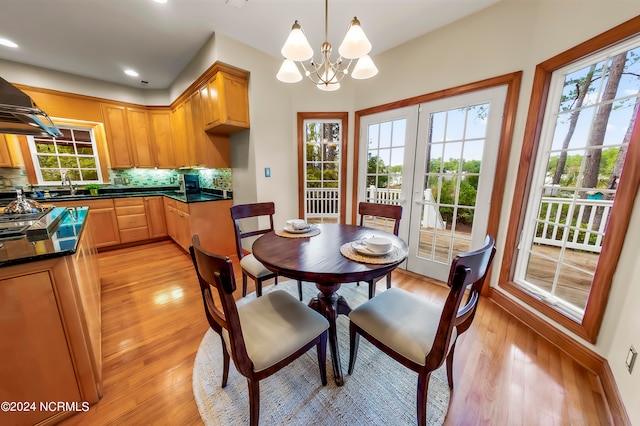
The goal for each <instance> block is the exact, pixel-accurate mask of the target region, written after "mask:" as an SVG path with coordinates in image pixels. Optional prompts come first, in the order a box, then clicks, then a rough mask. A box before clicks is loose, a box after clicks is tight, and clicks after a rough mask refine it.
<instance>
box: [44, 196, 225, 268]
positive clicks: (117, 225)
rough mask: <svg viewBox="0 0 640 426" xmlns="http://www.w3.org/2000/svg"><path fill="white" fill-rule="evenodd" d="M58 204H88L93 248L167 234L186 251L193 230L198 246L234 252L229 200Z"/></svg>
mask: <svg viewBox="0 0 640 426" xmlns="http://www.w3.org/2000/svg"><path fill="white" fill-rule="evenodd" d="M54 204H55V205H56V206H58V207H75V206H89V216H90V217H91V221H90V222H89V230H90V232H91V234H92V237H93V240H94V242H95V246H96V247H97V248H102V247H109V246H116V245H118V244H126V243H133V242H138V241H141V242H143V241H146V240H150V239H154V238H163V237H166V236H167V235H168V236H169V237H170V238H171V239H172V240H173V241H175V242H176V244H178V245H179V246H180V247H182V249H183V250H185V251H187V252H188V251H189V246H191V237H192V235H193V234H198V235H199V236H200V242H201V244H202V246H203V247H204V248H205V249H207V250H209V251H211V252H213V253H217V254H222V255H227V256H234V255H235V254H236V249H235V234H234V231H233V222H232V221H231V213H230V211H229V210H230V208H231V206H232V205H233V200H218V201H205V202H198V203H189V204H187V203H183V202H180V201H177V200H174V199H172V198H169V197H163V196H150V197H130V198H113V199H111V198H108V199H99V200H79V201H64V202H60V203H54Z"/></svg>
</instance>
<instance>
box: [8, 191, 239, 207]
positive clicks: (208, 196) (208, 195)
mask: <svg viewBox="0 0 640 426" xmlns="http://www.w3.org/2000/svg"><path fill="white" fill-rule="evenodd" d="M25 195H26V197H27V198H28V199H30V200H34V201H37V202H39V203H55V202H56V201H82V200H101V199H112V198H129V197H154V196H164V197H169V198H172V199H174V200H177V201H180V202H183V203H201V202H207V201H221V200H232V199H233V195H232V193H231V192H230V191H229V192H228V193H227V194H226V195H227V196H226V197H225V196H224V193H223V191H220V190H216V189H210V190H207V189H205V190H202V191H201V192H199V193H197V194H187V196H185V195H183V194H182V193H180V192H179V191H178V190H177V189H167V188H162V189H149V188H137V189H105V190H101V191H100V192H99V193H98V195H89V193H88V191H79V193H78V194H77V195H70V194H68V193H65V194H60V195H58V196H54V197H46V198H44V197H40V198H33V197H31V196H30V194H29V193H27V194H25ZM14 199H15V197H14V196H11V197H9V194H7V193H5V194H1V195H0V205H6V204H9V203H10V202H11V201H13V200H14Z"/></svg>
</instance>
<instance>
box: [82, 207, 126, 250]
mask: <svg viewBox="0 0 640 426" xmlns="http://www.w3.org/2000/svg"><path fill="white" fill-rule="evenodd" d="M89 216H90V217H91V220H90V221H89V229H90V230H91V234H92V235H93V241H94V242H95V244H96V247H106V246H112V245H115V244H120V233H119V231H118V219H117V217H116V211H115V209H114V208H113V207H112V208H106V209H92V208H89Z"/></svg>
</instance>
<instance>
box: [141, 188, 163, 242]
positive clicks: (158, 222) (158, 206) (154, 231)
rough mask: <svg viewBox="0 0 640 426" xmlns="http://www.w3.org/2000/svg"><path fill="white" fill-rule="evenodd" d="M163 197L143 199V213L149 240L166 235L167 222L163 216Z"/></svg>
mask: <svg viewBox="0 0 640 426" xmlns="http://www.w3.org/2000/svg"><path fill="white" fill-rule="evenodd" d="M163 198H164V197H145V198H144V204H145V211H146V214H147V227H148V228H149V238H159V237H164V236H166V235H167V222H166V219H165V214H164V203H163V202H162V199H163Z"/></svg>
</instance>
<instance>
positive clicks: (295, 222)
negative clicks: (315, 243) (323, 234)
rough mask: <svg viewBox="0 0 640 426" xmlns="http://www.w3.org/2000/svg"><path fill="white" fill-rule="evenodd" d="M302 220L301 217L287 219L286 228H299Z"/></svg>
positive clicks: (302, 223) (302, 224)
mask: <svg viewBox="0 0 640 426" xmlns="http://www.w3.org/2000/svg"><path fill="white" fill-rule="evenodd" d="M304 224H305V223H304V220H302V219H289V220H287V228H289V229H300V228H302V227H303V226H304Z"/></svg>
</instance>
